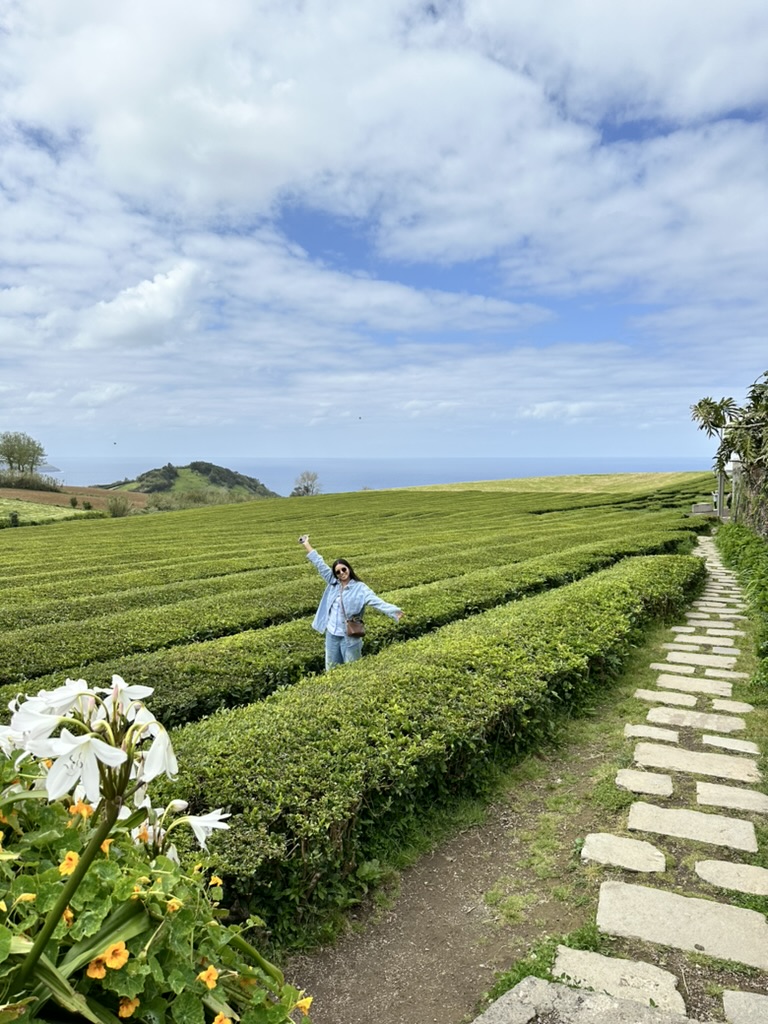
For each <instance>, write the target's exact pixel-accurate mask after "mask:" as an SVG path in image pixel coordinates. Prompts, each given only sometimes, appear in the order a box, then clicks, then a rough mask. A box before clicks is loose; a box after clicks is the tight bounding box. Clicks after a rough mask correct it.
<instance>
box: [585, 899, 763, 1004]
mask: <svg viewBox="0 0 768 1024" xmlns="http://www.w3.org/2000/svg"><path fill="white" fill-rule="evenodd" d="M597 926H598V928H599V930H600V931H601V932H603V933H605V934H606V935H619V936H622V937H625V938H630V939H642V940H643V941H645V942H656V943H658V944H659V945H661V946H671V947H672V948H674V949H684V950H687V951H689V952H692V953H705V954H706V955H707V956H714V957H720V958H721V959H723V960H735V961H736V962H737V963H741V964H748V965H749V966H750V967H758V968H760V970H763V971H765V970H768V922H767V921H766V919H765V917H764V916H763V914H758V912H757V911H756V910H745V909H744V908H743V907H732V906H730V905H729V904H723V903H714V902H712V901H710V900H702V899H698V898H696V897H693V896H678V894H677V893H673V892H663V891H662V890H661V889H653V888H651V887H649V886H645V885H632V884H629V883H627V882H603V884H602V885H601V886H600V899H599V902H598V906H597ZM566 1019H567V1018H566Z"/></svg>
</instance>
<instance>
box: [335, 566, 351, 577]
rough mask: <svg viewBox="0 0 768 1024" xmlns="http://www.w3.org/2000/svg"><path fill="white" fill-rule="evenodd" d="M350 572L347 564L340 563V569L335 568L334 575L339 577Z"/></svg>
mask: <svg viewBox="0 0 768 1024" xmlns="http://www.w3.org/2000/svg"><path fill="white" fill-rule="evenodd" d="M348 572H349V569H348V568H347V567H346V565H340V566H339V567H338V569H334V571H333V575H334V576H336V577H337V578H338V577H339V576H346V575H347V573H348Z"/></svg>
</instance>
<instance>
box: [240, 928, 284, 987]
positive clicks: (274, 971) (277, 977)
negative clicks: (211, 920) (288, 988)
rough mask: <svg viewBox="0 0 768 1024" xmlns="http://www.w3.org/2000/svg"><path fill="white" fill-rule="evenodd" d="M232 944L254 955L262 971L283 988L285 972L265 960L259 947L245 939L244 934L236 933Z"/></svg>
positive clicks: (243, 951)
mask: <svg viewBox="0 0 768 1024" xmlns="http://www.w3.org/2000/svg"><path fill="white" fill-rule="evenodd" d="M230 945H232V946H234V948H235V949H237V950H239V951H240V952H241V953H245V954H246V955H247V956H250V957H252V958H253V959H254V960H255V961H256V963H257V964H258V965H259V967H260V968H261V969H262V971H264V973H265V974H268V975H269V976H270V978H272V980H273V981H276V982H277V984H278V985H279V986H280V987H281V988H282V986H283V985H284V984H285V978H284V977H283V972H282V971H281V970H280V969H279V968H278V967H275V965H274V964H271V963H270V962H269V960H265V959H264V957H263V956H262V955H261V953H259V951H258V949H254V947H253V946H252V945H251V944H250V943H249V942H246V941H245V939H244V938H243V937H242V935H238V934H234V935H233V936H232V939H231V942H230Z"/></svg>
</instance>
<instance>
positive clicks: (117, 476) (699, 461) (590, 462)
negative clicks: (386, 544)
mask: <svg viewBox="0 0 768 1024" xmlns="http://www.w3.org/2000/svg"><path fill="white" fill-rule="evenodd" d="M168 461H169V460H168V459H157V458H153V457H152V456H126V457H123V458H120V457H117V456H113V457H109V458H104V457H99V456H93V457H88V456H83V457H70V456H61V457H60V458H57V457H55V456H51V460H50V466H49V467H47V468H45V469H44V470H43V472H46V473H48V474H49V475H51V476H52V477H54V479H56V480H58V481H59V482H60V483H62V484H64V485H67V486H70V487H90V486H96V485H105V484H112V483H116V482H118V481H121V480H134V479H135V478H136V477H137V476H139V475H140V474H141V473H146V472H147V471H148V470H150V469H156V468H158V467H159V466H162V465H165V464H166V463H167V462H168ZM189 461H205V462H212V463H214V464H215V465H217V466H223V467H225V468H227V469H231V470H234V471H235V472H237V473H243V474H244V475H246V476H251V477H256V479H258V480H260V481H261V483H263V484H264V486H265V487H268V488H269V490H271V491H275V492H277V494H281V495H288V494H290V492H291V491H292V490H293V486H294V484H295V482H296V478H297V477H298V476H299V474H300V473H302V472H304V471H310V472H313V473H317V475H318V480H319V484H320V489H321V491H322V493H323V494H339V493H344V492H347V491H360V490H363V489H371V490H386V489H390V488H396V487H419V486H426V485H429V484H451V483H465V482H471V481H473V480H510V479H523V478H526V477H537V476H574V475H582V474H594V473H681V472H691V473H697V472H706V471H707V470H709V469H711V468H712V463H711V460H709V459H706V458H701V457H697V456H666V457H643V458H631V457H623V456H580V457H571V458H553V457H541V458H538V457H536V456H521V457H508V458H505V457H499V458H496V457H493V456H479V457H477V458H473V457H471V456H468V457H440V458H428V457H422V458H370V459H360V458H347V459H345V458H311V457H307V458H253V459H249V458H242V457H238V458H235V457H232V458H229V457H227V456H221V457H219V458H212V459H202V460H187V461H186V462H174V465H189Z"/></svg>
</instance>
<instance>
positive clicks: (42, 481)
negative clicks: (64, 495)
mask: <svg viewBox="0 0 768 1024" xmlns="http://www.w3.org/2000/svg"><path fill="white" fill-rule="evenodd" d="M0 487H14V488H18V489H19V490H24V491H60V490H61V486H60V484H59V482H58V480H55V479H54V478H53V477H52V476H42V475H41V474H40V473H30V472H28V471H27V472H21V471H19V470H8V469H5V470H3V469H0Z"/></svg>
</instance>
